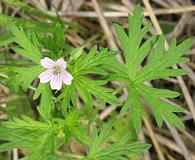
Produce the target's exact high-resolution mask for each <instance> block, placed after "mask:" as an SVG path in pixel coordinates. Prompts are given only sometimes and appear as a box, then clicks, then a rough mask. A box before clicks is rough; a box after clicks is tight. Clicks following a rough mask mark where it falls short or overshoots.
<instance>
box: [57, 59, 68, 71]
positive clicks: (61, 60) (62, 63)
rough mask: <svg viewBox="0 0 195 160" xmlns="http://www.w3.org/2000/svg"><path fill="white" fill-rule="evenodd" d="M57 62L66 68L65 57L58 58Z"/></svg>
mask: <svg viewBox="0 0 195 160" xmlns="http://www.w3.org/2000/svg"><path fill="white" fill-rule="evenodd" d="M56 63H57V64H58V65H60V67H61V68H62V69H66V61H64V59H63V58H60V59H58V60H57V61H56Z"/></svg>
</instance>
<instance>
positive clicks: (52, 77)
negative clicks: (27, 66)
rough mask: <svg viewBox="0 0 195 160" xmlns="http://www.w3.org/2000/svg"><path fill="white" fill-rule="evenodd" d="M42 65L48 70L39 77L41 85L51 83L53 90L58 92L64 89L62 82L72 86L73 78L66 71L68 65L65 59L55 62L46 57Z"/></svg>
mask: <svg viewBox="0 0 195 160" xmlns="http://www.w3.org/2000/svg"><path fill="white" fill-rule="evenodd" d="M41 65H42V66H43V67H44V68H46V70H45V71H44V72H42V73H41V74H40V75H39V78H40V82H41V83H48V82H49V81H50V86H51V88H52V89H56V90H60V89H61V88H62V82H64V83H65V84H66V85H71V83H72V79H73V77H72V75H71V74H70V73H69V72H67V71H66V66H67V64H66V62H65V61H64V59H63V58H60V59H58V60H57V61H53V60H52V59H50V58H48V57H45V58H43V59H42V60H41Z"/></svg>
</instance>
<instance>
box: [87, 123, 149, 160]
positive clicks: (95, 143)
mask: <svg viewBox="0 0 195 160" xmlns="http://www.w3.org/2000/svg"><path fill="white" fill-rule="evenodd" d="M113 123H114V121H113V120H111V121H109V122H107V124H104V125H103V127H102V130H101V132H100V133H99V135H98V132H97V129H96V128H94V132H93V138H92V139H91V141H90V145H89V153H88V155H87V157H86V158H83V160H96V159H98V160H113V159H114V160H126V159H127V156H128V155H130V154H135V155H140V153H142V152H143V151H144V150H145V149H148V148H150V145H148V144H141V143H137V142H134V143H130V144H129V143H128V140H129V138H130V137H129V133H126V134H125V135H124V136H123V137H121V138H120V139H119V140H118V141H116V142H115V143H113V144H112V145H108V144H106V142H107V141H108V140H109V137H110V134H111V128H112V126H113Z"/></svg>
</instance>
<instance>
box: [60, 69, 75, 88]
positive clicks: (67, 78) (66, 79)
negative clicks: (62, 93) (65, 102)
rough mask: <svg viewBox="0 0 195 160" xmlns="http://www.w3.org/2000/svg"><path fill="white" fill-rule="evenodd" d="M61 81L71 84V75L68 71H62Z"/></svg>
mask: <svg viewBox="0 0 195 160" xmlns="http://www.w3.org/2000/svg"><path fill="white" fill-rule="evenodd" d="M61 76H62V81H63V82H64V83H65V84H66V85H71V83H72V80H73V77H72V75H71V74H70V73H68V72H67V71H64V72H63V73H62V74H61Z"/></svg>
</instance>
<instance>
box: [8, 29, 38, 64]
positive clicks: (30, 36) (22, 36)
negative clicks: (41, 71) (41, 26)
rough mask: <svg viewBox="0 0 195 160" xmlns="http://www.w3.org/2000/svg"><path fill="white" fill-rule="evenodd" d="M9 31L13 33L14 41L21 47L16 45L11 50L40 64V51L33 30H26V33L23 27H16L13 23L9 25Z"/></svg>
mask: <svg viewBox="0 0 195 160" xmlns="http://www.w3.org/2000/svg"><path fill="white" fill-rule="evenodd" d="M11 33H12V35H13V39H14V42H16V43H17V44H18V45H19V46H20V47H21V48H19V47H16V48H13V50H14V51H15V52H16V53H17V54H19V55H22V56H24V57H26V58H28V59H30V60H32V61H33V62H35V63H37V64H40V59H41V52H40V50H39V47H38V45H39V43H38V40H37V38H36V35H35V33H34V32H30V31H28V32H27V34H26V33H25V32H24V30H23V28H21V27H20V28H18V27H16V26H15V25H12V26H11Z"/></svg>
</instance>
